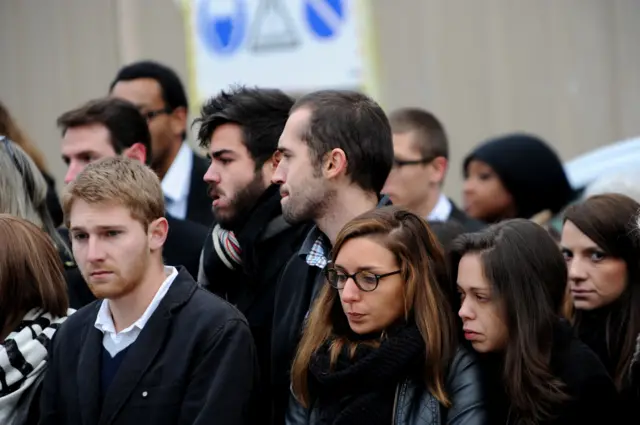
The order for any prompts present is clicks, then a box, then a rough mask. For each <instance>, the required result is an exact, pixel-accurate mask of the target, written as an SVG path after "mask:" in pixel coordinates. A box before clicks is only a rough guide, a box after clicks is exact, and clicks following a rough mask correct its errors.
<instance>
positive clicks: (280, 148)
mask: <svg viewBox="0 0 640 425" xmlns="http://www.w3.org/2000/svg"><path fill="white" fill-rule="evenodd" d="M276 150H277V151H278V152H280V153H291V149H287V148H282V147H278V148H277V149H276Z"/></svg>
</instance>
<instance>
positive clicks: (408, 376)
mask: <svg viewBox="0 0 640 425" xmlns="http://www.w3.org/2000/svg"><path fill="white" fill-rule="evenodd" d="M325 276H326V280H327V285H326V286H325V287H324V288H323V289H322V290H321V293H320V295H319V297H318V300H317V301H316V302H315V304H314V306H313V309H312V310H311V313H310V316H309V318H308V321H307V324H306V326H305V330H304V334H303V337H302V340H301V342H300V345H299V347H298V352H297V355H296V357H295V359H294V362H293V366H292V372H291V379H292V392H293V397H292V399H291V402H290V406H289V410H288V412H287V424H288V425H297V424H310V425H311V424H313V425H316V424H333V425H340V424H349V425H358V424H366V425H378V424H380V425H383V424H384V425H391V424H396V425H416V424H424V425H427V424H484V423H486V422H485V414H484V407H483V401H482V394H481V391H480V389H479V378H478V376H479V371H478V369H477V366H476V364H475V360H474V359H473V358H472V357H471V355H470V354H469V353H468V352H466V351H464V350H462V349H458V348H457V346H456V340H457V339H456V334H455V330H454V316H453V313H452V310H451V308H450V307H449V303H448V300H447V296H446V293H445V291H444V287H442V286H441V285H444V283H445V282H446V276H447V274H446V263H445V259H444V255H443V253H442V251H441V249H440V248H439V244H438V242H437V241H436V240H435V238H434V236H433V235H432V234H431V232H430V231H429V229H428V226H427V224H426V222H425V221H424V220H423V219H422V218H420V217H418V216H417V215H415V214H412V213H410V212H407V211H403V210H400V209H398V208H396V207H385V208H380V209H376V210H373V211H371V212H368V213H366V214H363V215H361V216H360V217H358V218H356V219H354V220H353V221H351V222H350V223H348V224H347V225H346V226H345V227H344V228H343V229H342V231H341V232H340V234H339V235H338V237H337V240H336V243H335V246H334V249H333V252H332V261H331V263H330V264H329V265H328V266H327V268H326V269H325Z"/></svg>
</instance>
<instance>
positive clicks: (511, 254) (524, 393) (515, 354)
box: [450, 219, 621, 425]
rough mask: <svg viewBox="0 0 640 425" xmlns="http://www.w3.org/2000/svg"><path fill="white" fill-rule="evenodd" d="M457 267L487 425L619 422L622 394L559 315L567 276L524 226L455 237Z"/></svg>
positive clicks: (538, 234) (540, 236)
mask: <svg viewBox="0 0 640 425" xmlns="http://www.w3.org/2000/svg"><path fill="white" fill-rule="evenodd" d="M450 260H451V265H452V266H453V273H452V275H453V277H454V278H456V283H457V288H458V291H459V293H460V298H459V302H458V305H457V306H456V307H457V308H459V312H458V315H459V316H460V318H461V319H462V325H461V326H462V329H463V332H464V336H465V339H467V340H468V341H469V343H470V344H471V346H472V347H473V349H474V350H475V351H477V352H478V353H480V354H481V357H480V362H481V365H482V372H483V383H484V385H486V387H485V394H486V396H487V411H488V415H489V422H488V423H490V424H492V425H493V424H499V425H503V424H539V425H542V424H562V425H572V424H575V425H584V424H605V423H606V424H609V423H611V424H614V423H615V424H617V423H621V422H619V421H618V419H617V415H618V414H619V411H620V409H619V406H620V405H619V396H618V394H617V393H616V388H615V386H614V384H613V381H612V379H611V377H610V376H609V375H608V373H607V371H606V369H605V368H604V366H603V365H602V364H601V363H600V361H599V360H598V357H597V356H596V355H595V353H594V352H593V351H591V350H590V349H589V347H587V346H586V345H585V344H583V343H582V342H581V341H580V340H579V339H578V338H577V337H575V336H574V335H573V333H572V329H571V327H570V325H569V323H568V322H567V321H565V320H564V319H560V317H559V315H558V313H557V312H558V311H560V306H561V305H562V303H563V301H564V296H565V293H566V291H565V288H566V279H567V268H566V265H565V261H564V259H563V257H562V253H561V252H560V250H559V249H558V246H557V244H556V242H555V241H554V240H553V239H552V238H551V237H550V236H549V234H548V233H547V231H546V230H545V229H544V228H542V227H541V226H539V225H537V224H535V223H533V222H531V221H529V220H524V219H515V220H507V221H503V222H501V223H499V224H496V225H493V226H491V227H489V228H488V229H486V230H484V231H482V232H479V233H472V234H466V235H462V236H460V237H458V238H457V239H456V240H455V241H454V242H453V243H452V246H451V254H450Z"/></svg>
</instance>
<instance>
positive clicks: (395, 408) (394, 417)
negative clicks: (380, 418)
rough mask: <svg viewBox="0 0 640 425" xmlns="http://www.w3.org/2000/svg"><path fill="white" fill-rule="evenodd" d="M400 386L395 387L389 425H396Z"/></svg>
mask: <svg viewBox="0 0 640 425" xmlns="http://www.w3.org/2000/svg"><path fill="white" fill-rule="evenodd" d="M400 385H402V384H398V385H396V395H395V397H394V399H393V417H392V418H391V425H396V411H397V410H398V393H399V392H400Z"/></svg>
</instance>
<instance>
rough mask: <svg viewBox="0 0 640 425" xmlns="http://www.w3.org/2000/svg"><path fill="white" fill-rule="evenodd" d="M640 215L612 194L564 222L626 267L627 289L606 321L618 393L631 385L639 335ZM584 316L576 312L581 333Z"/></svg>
mask: <svg viewBox="0 0 640 425" xmlns="http://www.w3.org/2000/svg"><path fill="white" fill-rule="evenodd" d="M639 211H640V204H639V203H637V202H636V201H634V200H633V199H631V198H629V197H628V196H625V195H620V194H612V193H610V194H605V195H596V196H592V197H591V198H588V199H587V200H585V201H584V202H582V203H580V204H575V205H572V206H570V207H569V208H568V209H567V211H566V212H565V214H564V221H565V222H567V221H570V222H571V223H573V224H574V225H575V226H576V227H577V228H578V229H580V231H581V232H582V233H584V234H585V235H586V236H587V237H588V238H589V239H591V240H592V241H593V242H594V243H595V244H596V245H598V246H599V247H600V249H602V250H603V251H604V252H605V253H606V254H607V255H610V256H612V257H615V258H620V259H622V260H624V262H625V264H626V266H627V287H626V289H625V290H624V292H623V293H622V295H621V296H620V298H618V300H617V301H616V303H617V308H615V311H612V312H610V313H609V315H608V317H606V318H605V319H604V320H606V324H605V326H606V332H605V338H606V344H607V349H608V351H609V353H615V355H616V356H619V357H618V361H617V365H616V367H615V372H613V380H614V382H615V384H616V387H617V388H618V390H619V391H622V390H623V389H625V388H626V387H627V386H628V385H629V380H628V376H629V366H630V363H631V358H632V356H633V351H634V348H635V344H636V337H637V336H638V334H640V242H639V240H638V237H639V236H640V235H639V234H638V225H639V224H640V223H637V222H636V218H637V216H638V212H639ZM584 313H585V312H583V311H581V310H577V309H575V310H574V323H575V326H576V327H577V328H578V331H580V327H581V323H582V316H583V314H584ZM614 315H615V316H616V317H615V318H614V317H613V316H614Z"/></svg>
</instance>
